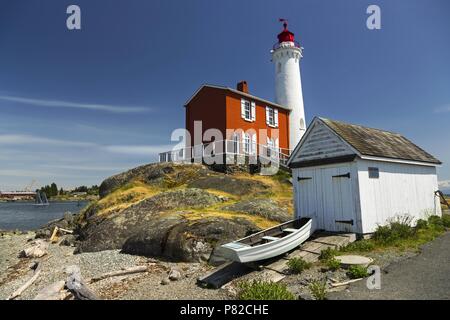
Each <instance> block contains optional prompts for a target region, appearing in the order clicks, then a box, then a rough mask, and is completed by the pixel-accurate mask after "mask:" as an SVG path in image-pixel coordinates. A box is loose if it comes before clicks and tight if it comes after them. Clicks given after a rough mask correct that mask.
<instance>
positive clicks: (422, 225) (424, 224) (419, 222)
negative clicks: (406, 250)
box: [416, 219, 428, 230]
mask: <svg viewBox="0 0 450 320" xmlns="http://www.w3.org/2000/svg"><path fill="white" fill-rule="evenodd" d="M426 228H428V221H426V220H423V219H419V220H417V223H416V229H419V230H420V229H426Z"/></svg>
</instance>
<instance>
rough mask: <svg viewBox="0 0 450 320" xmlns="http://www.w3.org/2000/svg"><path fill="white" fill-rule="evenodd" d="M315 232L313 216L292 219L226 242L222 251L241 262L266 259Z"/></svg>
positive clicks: (304, 239) (286, 250) (289, 248)
mask: <svg viewBox="0 0 450 320" xmlns="http://www.w3.org/2000/svg"><path fill="white" fill-rule="evenodd" d="M313 232H314V230H312V220H311V218H300V219H296V220H291V221H288V222H285V223H282V224H280V225H277V226H275V227H272V228H269V229H266V230H263V231H261V232H258V233H255V234H252V235H251V236H248V237H245V238H242V239H239V240H236V241H233V242H230V243H227V244H224V245H222V246H221V248H220V253H221V255H222V256H223V257H224V258H227V259H229V260H233V261H237V262H241V263H245V262H252V261H259V260H264V259H268V258H272V257H276V256H278V255H281V254H283V253H286V252H288V251H290V250H292V249H294V248H295V247H297V246H299V245H300V244H301V243H303V242H305V241H306V240H307V239H308V238H309V237H310V236H311V235H312V233H313Z"/></svg>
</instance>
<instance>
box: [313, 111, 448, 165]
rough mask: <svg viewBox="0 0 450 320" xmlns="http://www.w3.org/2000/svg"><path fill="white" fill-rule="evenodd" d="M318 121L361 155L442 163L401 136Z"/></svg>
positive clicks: (338, 122)
mask: <svg viewBox="0 0 450 320" xmlns="http://www.w3.org/2000/svg"><path fill="white" fill-rule="evenodd" d="M319 119H320V120H322V121H323V122H324V123H325V124H326V125H327V126H328V127H329V128H330V129H331V130H333V131H334V132H335V133H336V134H337V135H338V136H340V137H341V138H342V139H343V140H345V141H346V142H347V143H348V144H349V145H351V146H352V147H353V148H354V149H355V150H356V151H358V152H359V153H360V154H361V155H365V156H374V157H382V158H391V159H400V160H409V161H419V162H427V163H434V164H441V163H442V162H441V161H439V160H438V159H436V158H435V157H433V156H432V155H431V154H429V153H428V152H426V151H425V150H423V149H422V148H420V147H419V146H417V145H415V144H414V143H412V142H411V141H410V140H408V139H406V138H405V137H404V136H402V135H401V134H398V133H395V132H390V131H385V130H380V129H373V128H368V127H364V126H360V125H355V124H348V123H344V122H341V121H336V120H331V119H326V118H319Z"/></svg>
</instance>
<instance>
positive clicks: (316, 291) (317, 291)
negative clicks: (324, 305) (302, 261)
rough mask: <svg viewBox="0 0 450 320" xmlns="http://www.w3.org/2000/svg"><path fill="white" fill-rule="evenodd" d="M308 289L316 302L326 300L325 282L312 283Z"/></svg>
mask: <svg viewBox="0 0 450 320" xmlns="http://www.w3.org/2000/svg"><path fill="white" fill-rule="evenodd" d="M308 288H309V291H311V295H312V296H313V297H314V298H315V299H316V300H325V299H326V298H327V284H326V282H325V281H313V282H311V283H310V285H309V287H308Z"/></svg>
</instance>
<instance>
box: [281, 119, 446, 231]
mask: <svg viewBox="0 0 450 320" xmlns="http://www.w3.org/2000/svg"><path fill="white" fill-rule="evenodd" d="M440 164H441V162H440V161H439V160H437V159H436V158H434V157H433V156H432V155H430V154H429V153H427V152H426V151H424V150H423V149H421V148H419V147H418V146H416V145H415V144H413V143H412V142H411V141H409V140H408V139H406V138H405V137H403V136H402V135H400V134H397V133H393V132H388V131H383V130H378V129H372V128H367V127H363V126H359V125H352V124H346V123H342V122H339V121H334V120H329V119H324V118H314V120H313V122H312V123H311V125H310V126H309V127H308V130H307V131H306V133H305V135H304V136H303V138H302V139H301V141H300V142H299V144H298V145H297V146H296V148H295V149H294V151H293V153H292V155H291V157H290V158H289V161H288V166H289V167H290V168H291V169H292V179H293V185H294V204H295V212H296V216H297V217H311V218H313V223H314V224H315V226H314V227H315V228H316V229H323V230H327V231H345V232H355V233H358V234H366V233H372V232H374V231H375V229H376V228H377V226H378V225H383V224H386V222H387V221H388V220H389V219H390V218H394V217H396V216H403V215H410V216H412V217H414V218H415V219H420V218H426V217H427V216H429V215H433V214H434V215H439V216H440V215H441V207H440V201H439V198H438V196H436V195H435V192H436V191H437V190H438V180H437V175H436V166H438V165H440Z"/></svg>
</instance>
